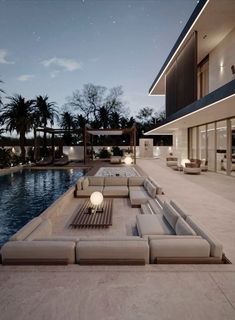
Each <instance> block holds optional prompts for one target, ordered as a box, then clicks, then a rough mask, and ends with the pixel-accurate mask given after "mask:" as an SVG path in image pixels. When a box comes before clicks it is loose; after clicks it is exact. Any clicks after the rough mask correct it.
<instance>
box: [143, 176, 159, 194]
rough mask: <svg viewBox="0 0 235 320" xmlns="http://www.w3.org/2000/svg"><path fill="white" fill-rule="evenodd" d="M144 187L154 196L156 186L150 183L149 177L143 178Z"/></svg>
mask: <svg viewBox="0 0 235 320" xmlns="http://www.w3.org/2000/svg"><path fill="white" fill-rule="evenodd" d="M144 187H145V189H146V191H147V192H148V194H149V195H150V197H152V198H155V196H156V193H157V188H156V186H154V185H153V184H152V182H151V181H150V180H149V179H145V181H144Z"/></svg>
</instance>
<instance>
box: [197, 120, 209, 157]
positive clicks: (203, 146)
mask: <svg viewBox="0 0 235 320" xmlns="http://www.w3.org/2000/svg"><path fill="white" fill-rule="evenodd" d="M198 157H199V159H200V160H207V140H206V126H200V127H199V128H198Z"/></svg>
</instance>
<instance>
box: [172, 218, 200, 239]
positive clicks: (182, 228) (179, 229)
mask: <svg viewBox="0 0 235 320" xmlns="http://www.w3.org/2000/svg"><path fill="white" fill-rule="evenodd" d="M175 233H176V234H177V235H186V236H187V235H188V236H195V235H196V232H195V231H194V230H193V229H192V228H191V227H190V226H189V225H188V224H187V223H186V222H185V220H184V219H183V218H181V217H180V218H178V220H177V222H176V225H175Z"/></svg>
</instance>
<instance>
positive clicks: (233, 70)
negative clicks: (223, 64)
mask: <svg viewBox="0 0 235 320" xmlns="http://www.w3.org/2000/svg"><path fill="white" fill-rule="evenodd" d="M231 70H232V74H233V75H235V66H234V64H233V65H232V66H231Z"/></svg>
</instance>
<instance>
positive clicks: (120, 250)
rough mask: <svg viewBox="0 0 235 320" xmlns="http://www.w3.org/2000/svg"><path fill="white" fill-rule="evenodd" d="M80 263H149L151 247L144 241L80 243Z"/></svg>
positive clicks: (78, 245)
mask: <svg viewBox="0 0 235 320" xmlns="http://www.w3.org/2000/svg"><path fill="white" fill-rule="evenodd" d="M76 258H77V262H78V263H81V264H82V263H83V264H86V263H89V264H91V263H92V264H96V263H102V261H103V263H104V264H105V263H112V264H116V263H118V264H119V263H122V264H125V263H126V264H128V263H131V261H135V262H136V263H138V261H139V262H141V263H143V264H144V263H149V246H148V242H147V241H146V240H144V239H141V240H139V239H138V240H132V241H128V240H112V241H109V240H99V241H97V240H96V241H91V240H85V241H79V242H78V243H77V246H76Z"/></svg>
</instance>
